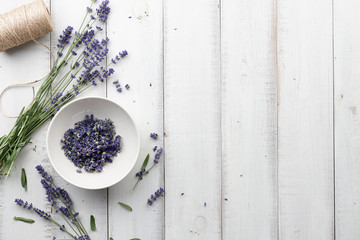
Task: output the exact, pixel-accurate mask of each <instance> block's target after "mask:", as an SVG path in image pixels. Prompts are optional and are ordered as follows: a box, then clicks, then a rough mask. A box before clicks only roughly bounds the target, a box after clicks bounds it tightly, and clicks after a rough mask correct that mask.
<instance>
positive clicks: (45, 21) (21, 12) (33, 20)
mask: <svg viewBox="0 0 360 240" xmlns="http://www.w3.org/2000/svg"><path fill="white" fill-rule="evenodd" d="M53 29H54V24H53V22H52V21H51V17H50V14H49V11H48V9H47V8H46V6H45V3H44V2H43V1H42V0H37V1H35V2H32V3H29V4H26V5H23V6H21V7H18V8H16V9H14V10H12V11H10V12H7V13H4V14H1V15H0V52H3V51H5V50H7V49H10V48H12V47H16V46H19V45H21V44H24V43H26V42H28V41H31V40H33V41H34V42H35V43H37V44H39V45H41V46H43V47H45V48H46V49H47V50H48V51H49V52H50V55H51V58H52V64H53V63H54V55H53V53H52V52H51V50H50V48H49V47H48V46H46V45H45V44H43V43H41V42H39V41H37V40H35V39H36V38H39V37H41V36H44V35H45V34H47V33H49V32H51V31H52V30H53ZM52 64H51V66H50V69H52ZM50 72H51V70H50V71H49V73H47V74H46V76H44V77H43V78H41V79H38V80H34V81H31V82H26V83H15V84H11V85H9V86H7V87H6V88H5V89H4V90H3V91H1V92H0V99H1V97H2V95H3V94H4V92H5V91H7V90H9V89H10V88H13V87H18V86H31V85H33V84H35V83H37V82H40V81H41V80H43V79H44V78H45V77H47V76H48V75H49V74H50ZM32 90H33V91H32V92H33V99H32V101H31V103H30V104H29V106H28V107H27V108H26V109H25V111H24V112H23V113H22V114H21V115H23V114H25V113H26V112H27V111H28V110H29V109H30V107H31V106H32V104H33V103H34V100H35V88H34V87H32ZM0 106H1V105H0ZM0 113H1V114H2V115H4V116H5V117H8V118H18V117H19V116H21V115H18V116H8V115H7V114H5V113H4V112H3V111H2V110H1V107H0Z"/></svg>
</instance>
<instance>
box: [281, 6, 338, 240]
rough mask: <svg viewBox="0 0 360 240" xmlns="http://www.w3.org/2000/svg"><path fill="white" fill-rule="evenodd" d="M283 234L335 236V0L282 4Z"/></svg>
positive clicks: (311, 236)
mask: <svg viewBox="0 0 360 240" xmlns="http://www.w3.org/2000/svg"><path fill="white" fill-rule="evenodd" d="M277 9H278V31H277V33H278V72H279V86H278V89H279V90H278V91H279V95H278V104H279V108H278V164H279V168H278V176H279V179H278V181H279V186H278V187H279V237H280V239H291V240H294V239H326V240H328V239H333V238H334V189H333V188H334V186H333V178H334V176H333V157H334V156H333V104H332V100H333V67H332V64H333V58H332V3H331V1H326V0H320V1H310V0H305V1H284V0H279V1H278V5H277Z"/></svg>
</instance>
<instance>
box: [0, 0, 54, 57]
mask: <svg viewBox="0 0 360 240" xmlns="http://www.w3.org/2000/svg"><path fill="white" fill-rule="evenodd" d="M53 29H54V24H53V22H52V21H51V18H50V14H49V11H48V10H47V8H46V6H45V3H44V2H43V1H42V0H37V1H35V2H32V3H29V4H26V5H23V6H20V7H18V8H16V9H14V10H12V11H10V12H7V13H4V14H1V15H0V52H2V51H5V50H7V49H9V48H12V47H15V46H19V45H21V44H24V43H26V42H28V41H30V40H34V39H36V38H39V37H41V36H44V35H45V34H47V33H49V32H51V31H52V30H53Z"/></svg>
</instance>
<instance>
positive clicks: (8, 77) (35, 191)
mask: <svg viewBox="0 0 360 240" xmlns="http://www.w3.org/2000/svg"><path fill="white" fill-rule="evenodd" d="M29 2H32V1H31V0H17V1H4V2H2V5H1V10H0V11H1V13H4V12H7V11H10V10H12V9H14V8H16V7H19V6H20V5H22V4H27V3H29ZM45 3H46V5H47V6H49V3H50V1H45ZM39 40H40V41H41V42H43V43H44V44H46V45H49V40H50V38H49V35H47V36H44V37H42V38H40V39H39ZM34 59H36V61H34ZM49 59H50V58H49V52H48V51H47V50H46V49H45V48H43V47H41V46H39V45H37V44H35V43H34V42H29V43H27V44H25V45H22V46H19V47H16V48H13V49H10V50H8V51H6V52H3V53H0V76H1V81H0V89H1V91H2V89H4V88H5V87H6V86H8V85H10V84H14V83H20V82H28V81H32V80H35V79H39V78H41V77H43V76H44V75H45V74H46V73H47V72H48V69H49ZM19 96H21V97H19ZM31 98H32V91H31V88H23V87H21V88H13V89H11V90H9V91H7V92H6V93H5V94H4V95H3V97H2V101H1V107H2V109H3V110H4V111H5V112H6V113H7V114H8V115H12V116H16V115H17V114H18V113H19V112H20V110H21V108H22V106H25V105H27V104H29V103H30V101H31ZM15 120H16V119H11V118H5V117H3V116H2V115H1V116H0V122H1V124H0V133H1V135H4V134H7V133H8V132H9V130H10V129H11V128H12V126H13V125H14V123H15ZM45 132H46V129H45V128H42V129H40V130H39V131H38V132H37V133H36V134H34V136H33V139H32V144H29V145H28V146H27V147H26V148H24V149H23V150H22V152H21V153H20V155H19V157H18V159H17V161H16V169H17V170H16V171H15V172H13V173H12V174H11V175H10V177H9V178H8V179H7V180H6V182H4V181H3V180H1V181H0V239H21V238H23V236H24V234H26V237H27V238H29V239H48V238H49V230H50V229H51V226H50V224H49V223H48V221H46V220H44V219H39V218H38V217H37V216H35V215H34V214H33V213H32V212H29V211H25V210H24V209H21V208H19V207H18V206H16V204H15V202H14V200H15V198H22V199H24V200H28V201H32V202H33V204H36V205H37V206H38V207H39V208H45V197H44V195H43V194H39V193H42V188H41V184H40V182H39V177H38V173H37V172H36V170H35V165H36V164H37V163H39V162H40V161H41V159H42V158H43V155H45V154H46V149H45V148H42V147H41V146H45V139H44V137H43V136H44V135H45ZM35 145H36V146H37V147H36V152H34V151H33V148H34V147H35ZM21 168H25V170H26V173H27V180H28V191H27V192H25V191H24V190H23V188H22V187H21V183H20V176H21ZM14 216H23V217H27V218H32V219H35V220H36V223H35V224H25V223H22V222H15V221H14V220H13V217H14ZM19 229H21V231H19Z"/></svg>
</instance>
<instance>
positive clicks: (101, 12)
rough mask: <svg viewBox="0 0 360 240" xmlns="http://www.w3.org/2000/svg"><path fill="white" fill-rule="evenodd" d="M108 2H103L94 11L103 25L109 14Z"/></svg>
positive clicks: (107, 0) (106, 0)
mask: <svg viewBox="0 0 360 240" xmlns="http://www.w3.org/2000/svg"><path fill="white" fill-rule="evenodd" d="M108 4H109V0H105V1H103V2H102V3H101V4H100V6H99V7H98V8H97V9H96V14H97V16H98V18H99V21H100V22H103V23H105V22H106V20H107V18H108V15H109V13H110V7H108Z"/></svg>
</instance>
